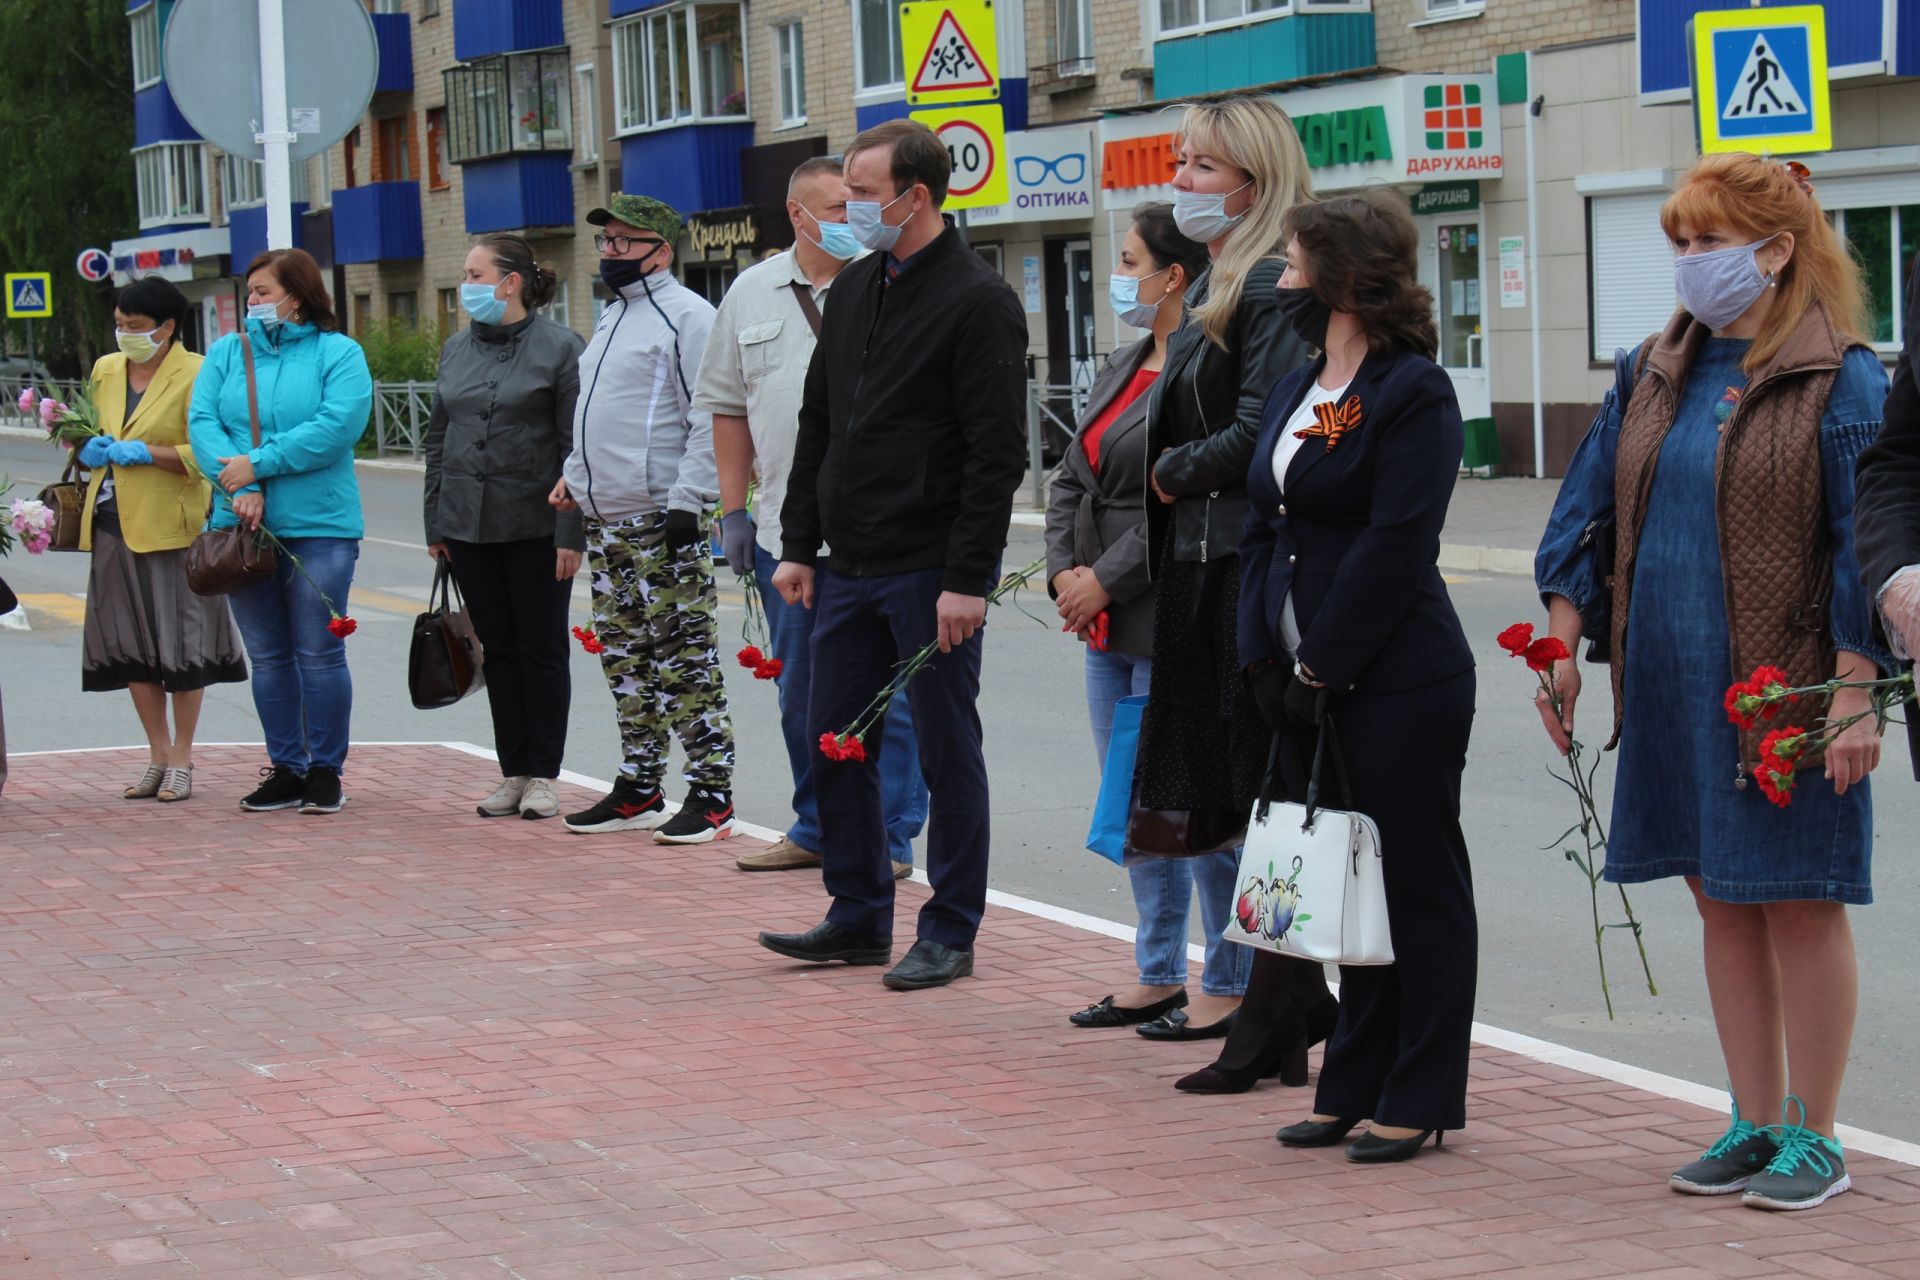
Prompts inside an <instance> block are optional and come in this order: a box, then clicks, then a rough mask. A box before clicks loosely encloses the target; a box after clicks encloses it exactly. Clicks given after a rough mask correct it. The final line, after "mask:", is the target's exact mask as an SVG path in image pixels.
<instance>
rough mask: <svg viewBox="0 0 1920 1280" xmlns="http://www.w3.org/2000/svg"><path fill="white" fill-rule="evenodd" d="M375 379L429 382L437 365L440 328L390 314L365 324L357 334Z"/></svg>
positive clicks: (436, 370) (435, 371) (437, 367)
mask: <svg viewBox="0 0 1920 1280" xmlns="http://www.w3.org/2000/svg"><path fill="white" fill-rule="evenodd" d="M360 346H361V348H362V349H363V350H365V351H366V353H367V369H368V371H369V372H371V373H372V374H373V380H374V381H375V382H432V381H433V380H434V377H435V376H436V374H437V373H438V372H439V369H440V331H439V329H438V328H435V327H434V326H432V325H426V326H422V325H419V324H416V323H413V322H411V321H407V320H402V319H399V318H397V317H396V318H392V319H387V320H381V321H377V322H375V323H371V324H368V325H367V327H366V330H365V331H364V332H363V333H361V335H360Z"/></svg>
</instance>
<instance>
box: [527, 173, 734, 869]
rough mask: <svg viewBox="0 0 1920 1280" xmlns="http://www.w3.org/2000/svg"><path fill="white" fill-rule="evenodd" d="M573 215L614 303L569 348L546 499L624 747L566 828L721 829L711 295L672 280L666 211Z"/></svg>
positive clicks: (725, 806)
mask: <svg viewBox="0 0 1920 1280" xmlns="http://www.w3.org/2000/svg"><path fill="white" fill-rule="evenodd" d="M587 221H588V222H590V223H593V224H594V225H596V226H600V227H603V228H604V229H605V230H604V232H603V233H602V234H600V235H598V236H596V237H595V242H596V244H597V245H598V247H599V249H600V276H601V279H603V280H604V281H606V284H607V287H608V288H609V289H610V290H612V292H613V294H614V297H615V301H614V302H613V304H612V305H611V306H609V307H608V308H607V309H606V311H605V312H604V313H603V314H602V315H601V317H600V322H599V323H598V324H597V325H596V326H595V327H594V332H593V337H592V339H591V340H589V341H588V343H587V349H586V350H585V351H584V352H582V353H581V356H580V398H579V401H578V403H577V405H576V407H575V410H574V429H573V452H572V454H570V455H569V456H568V458H567V462H566V467H565V469H564V472H563V474H562V476H561V479H560V483H559V484H558V485H556V486H555V488H554V493H553V499H554V502H555V505H558V506H574V505H577V506H578V507H579V508H580V509H581V511H582V513H583V514H584V516H585V518H586V528H587V563H588V565H589V566H590V567H591V568H592V570H593V623H594V640H595V641H596V642H597V643H598V644H599V645H600V646H604V649H603V651H602V652H601V656H600V663H601V666H602V668H603V669H604V671H605V672H606V676H607V684H608V685H609V686H610V687H611V689H612V691H613V697H614V704H615V707H616V710H617V714H618V719H619V725H620V745H621V750H622V753H623V756H624V759H623V761H622V763H621V765H620V776H619V777H618V778H617V779H615V781H614V785H613V791H612V793H611V794H609V795H607V796H606V797H605V798H604V799H602V800H601V801H600V802H599V803H598V804H596V805H594V806H593V807H592V808H590V809H587V810H586V811H584V812H582V813H576V814H571V815H569V816H568V817H567V820H566V825H567V828H568V830H570V831H576V832H582V833H589V832H604V831H628V830H651V831H652V832H653V833H654V835H653V838H654V839H655V840H656V841H658V842H660V843H662V844H699V843H702V842H704V841H708V840H716V839H722V838H724V837H726V836H729V835H731V834H733V726H732V724H731V722H730V721H729V719H728V716H727V694H726V686H725V685H724V683H723V682H722V680H721V674H720V655H719V645H718V634H717V626H716V618H717V614H718V611H719V600H718V598H717V596H716V595H715V592H714V586H713V557H712V554H711V551H710V550H709V535H708V529H707V519H708V513H709V512H710V511H711V510H712V507H713V504H714V500H715V498H716V497H717V496H718V494H719V481H718V478H717V475H716V472H715V469H714V460H713V419H712V416H711V415H710V414H707V413H705V412H704V411H696V410H695V409H694V407H693V393H692V382H693V379H694V376H695V374H696V373H697V372H698V370H699V368H700V358H701V355H702V354H703V353H704V352H705V350H706V345H707V335H708V333H709V331H710V330H711V329H712V327H713V315H714V311H713V306H712V305H711V304H710V303H708V302H707V301H706V299H704V298H702V297H700V296H699V295H698V294H696V293H694V292H693V291H691V290H689V289H687V288H685V287H683V286H682V285H680V284H679V283H678V282H677V281H675V280H674V278H673V276H672V274H671V273H670V271H669V268H670V267H671V266H672V263H673V243H674V241H675V240H676V239H677V238H678V237H679V234H680V215H679V214H677V213H675V212H674V211H673V210H672V209H671V208H669V207H668V206H667V205H664V204H662V203H661V202H660V201H658V200H653V199H650V198H648V197H646V196H635V195H616V196H614V197H613V199H612V200H610V201H609V202H608V207H607V208H605V209H595V210H593V211H592V212H591V213H589V214H588V215H587ZM669 734H677V735H678V736H679V738H680V744H681V746H682V747H684V748H685V749H686V753H687V783H688V788H689V790H688V793H687V799H686V801H685V803H683V804H682V805H681V807H680V811H679V812H678V813H676V814H674V815H673V816H672V817H671V818H669V817H668V816H667V812H666V796H665V795H664V793H663V792H662V791H661V789H660V784H661V780H662V779H663V778H664V777H665V776H666V769H667V752H668V747H669V742H668V737H669Z"/></svg>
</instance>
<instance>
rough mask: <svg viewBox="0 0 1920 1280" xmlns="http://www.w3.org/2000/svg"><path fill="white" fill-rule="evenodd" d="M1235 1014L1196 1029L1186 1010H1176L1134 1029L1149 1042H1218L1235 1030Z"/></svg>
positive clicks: (1236, 1012)
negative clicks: (1188, 1018)
mask: <svg viewBox="0 0 1920 1280" xmlns="http://www.w3.org/2000/svg"><path fill="white" fill-rule="evenodd" d="M1239 1012H1240V1011H1239V1010H1238V1009H1235V1010H1234V1011H1233V1013H1230V1014H1228V1015H1227V1016H1226V1017H1224V1018H1222V1019H1220V1021H1218V1022H1209V1023H1208V1024H1207V1025H1206V1026H1204V1027H1196V1026H1194V1025H1193V1024H1192V1023H1191V1022H1189V1021H1188V1020H1187V1011H1186V1010H1185V1009H1175V1010H1173V1011H1172V1012H1171V1013H1166V1014H1162V1015H1161V1016H1160V1017H1158V1018H1155V1019H1154V1020H1153V1021H1152V1022H1143V1023H1141V1024H1140V1025H1139V1026H1137V1027H1135V1028H1134V1029H1133V1031H1134V1034H1135V1035H1141V1036H1145V1037H1146V1038H1147V1039H1149V1040H1217V1039H1219V1038H1220V1037H1221V1036H1224V1035H1226V1034H1227V1032H1229V1031H1231V1030H1233V1019H1234V1015H1235V1014H1238V1013H1239Z"/></svg>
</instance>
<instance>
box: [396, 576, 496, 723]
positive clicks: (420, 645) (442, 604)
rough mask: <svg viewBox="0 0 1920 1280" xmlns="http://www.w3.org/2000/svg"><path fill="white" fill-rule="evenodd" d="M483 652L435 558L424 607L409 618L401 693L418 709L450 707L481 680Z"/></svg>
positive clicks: (453, 586)
mask: <svg viewBox="0 0 1920 1280" xmlns="http://www.w3.org/2000/svg"><path fill="white" fill-rule="evenodd" d="M485 660H486V655H485V652H484V651H483V650H482V649H481V647H480V637H478V636H477V635H475V634H474V632H473V619H472V618H471V617H470V616H468V614H467V602H466V600H464V599H463V598H462V597H461V595H460V584H459V583H457V582H455V581H454V580H453V570H452V567H451V566H450V565H449V564H448V563H447V561H446V558H445V557H438V558H436V560H435V567H434V571H433V586H432V588H431V589H430V590H429V591H428V592H427V611H426V612H425V613H423V614H420V615H419V616H418V617H416V618H415V619H414V620H413V644H412V646H411V647H410V648H409V649H408V651H407V692H408V693H409V694H410V695H412V697H413V705H414V706H415V707H417V708H419V709H420V710H422V711H431V710H433V709H434V708H435V707H450V706H452V705H453V704H454V703H456V702H458V701H460V699H462V698H464V697H466V696H467V695H468V694H470V693H472V692H474V691H475V690H477V689H480V688H483V687H484V686H485V685H486V683H487V674H486V669H485V666H484V663H485Z"/></svg>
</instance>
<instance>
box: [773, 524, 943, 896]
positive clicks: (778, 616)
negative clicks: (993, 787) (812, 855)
mask: <svg viewBox="0 0 1920 1280" xmlns="http://www.w3.org/2000/svg"><path fill="white" fill-rule="evenodd" d="M829 563H831V562H829ZM753 567H754V575H753V576H754V580H755V582H756V583H757V584H758V586H759V588H760V602H761V604H762V605H764V606H765V607H766V611H767V630H768V631H769V632H770V633H771V635H770V643H771V646H772V649H773V652H772V653H771V654H769V655H768V656H769V657H772V658H777V659H779V661H780V664H781V667H782V671H781V675H780V680H779V682H778V683H779V694H780V735H781V737H783V738H785V739H786V743H787V764H788V766H789V767H790V768H791V769H792V770H793V825H792V826H791V827H789V828H787V839H789V840H791V841H793V842H794V843H795V844H797V845H799V846H800V847H801V848H802V849H811V850H813V851H814V852H816V853H817V852H819V850H820V842H821V835H820V802H819V800H818V798H817V797H815V795H814V793H813V762H814V761H815V760H817V759H819V751H818V750H817V749H816V747H815V745H814V744H815V742H816V741H817V740H818V739H817V736H816V737H815V738H809V737H808V736H807V688H808V682H809V681H810V680H811V679H812V665H811V663H810V662H809V660H808V653H807V650H808V645H809V642H810V641H811V640H812V639H813V610H812V609H809V608H806V607H805V606H804V605H797V604H788V603H787V602H786V601H785V600H782V599H781V598H780V593H779V592H778V591H775V590H774V589H773V571H774V570H775V569H777V568H779V567H780V562H779V561H778V560H777V559H775V558H774V557H773V556H771V555H769V554H768V553H767V550H766V548H764V547H762V546H759V545H758V544H755V546H754V548H753ZM882 732H883V735H884V736H885V738H886V740H887V742H886V746H887V749H886V750H885V751H884V752H882V753H881V757H880V760H881V764H880V810H881V812H882V813H883V814H885V815H886V821H887V852H888V853H889V854H890V855H891V856H892V859H893V861H895V862H904V863H906V864H908V865H909V866H911V865H912V864H913V840H914V837H915V836H917V835H919V834H920V831H921V828H923V827H925V826H926V825H927V784H926V782H925V781H924V780H923V779H922V778H921V777H920V747H919V744H918V743H916V742H915V741H914V738H913V712H912V710H911V709H910V707H909V705H908V701H907V699H905V698H895V699H894V700H893V705H892V706H891V707H889V708H888V709H887V718H886V722H885V725H884V727H883V730H882Z"/></svg>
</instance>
